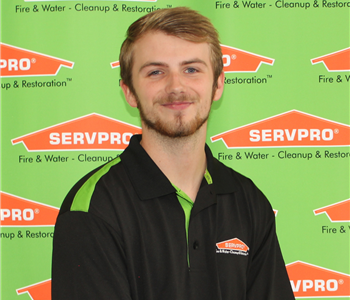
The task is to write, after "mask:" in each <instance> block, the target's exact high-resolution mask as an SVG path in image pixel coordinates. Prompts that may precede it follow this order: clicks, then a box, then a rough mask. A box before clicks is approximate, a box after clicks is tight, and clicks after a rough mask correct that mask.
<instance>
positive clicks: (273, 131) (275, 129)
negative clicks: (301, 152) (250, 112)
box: [210, 110, 350, 149]
mask: <svg viewBox="0 0 350 300" xmlns="http://www.w3.org/2000/svg"><path fill="white" fill-rule="evenodd" d="M210 139H211V141H212V142H216V141H218V140H222V141H223V142H224V144H225V145H226V147H227V148H229V149H231V148H255V147H326V146H328V147H329V146H349V145H350V126H349V125H346V124H341V123H338V122H334V121H331V120H327V119H323V118H320V117H317V116H314V115H311V114H308V113H304V112H301V111H298V110H291V111H288V112H285V113H282V114H279V115H276V116H273V117H270V118H267V119H263V120H261V121H257V122H254V123H251V124H248V125H244V126H242V127H238V128H235V129H232V130H229V131H226V132H223V133H220V134H218V135H215V136H212V137H211V138H210Z"/></svg>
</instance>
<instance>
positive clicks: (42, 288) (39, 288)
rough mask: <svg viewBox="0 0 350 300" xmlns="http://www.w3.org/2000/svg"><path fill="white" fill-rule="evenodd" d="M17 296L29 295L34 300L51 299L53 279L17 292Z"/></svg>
mask: <svg viewBox="0 0 350 300" xmlns="http://www.w3.org/2000/svg"><path fill="white" fill-rule="evenodd" d="M16 292H17V295H21V294H24V293H28V294H29V297H30V298H31V299H32V300H50V299H51V279H48V280H45V281H41V282H38V283H35V284H32V285H29V286H26V287H22V288H19V289H17V290H16Z"/></svg>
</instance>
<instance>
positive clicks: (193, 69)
mask: <svg viewBox="0 0 350 300" xmlns="http://www.w3.org/2000/svg"><path fill="white" fill-rule="evenodd" d="M185 72H186V73H196V72H197V69H195V68H187V69H186V71H185Z"/></svg>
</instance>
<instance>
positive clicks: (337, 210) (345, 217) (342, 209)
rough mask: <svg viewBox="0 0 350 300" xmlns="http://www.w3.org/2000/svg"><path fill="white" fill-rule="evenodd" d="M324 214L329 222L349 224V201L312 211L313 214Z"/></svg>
mask: <svg viewBox="0 0 350 300" xmlns="http://www.w3.org/2000/svg"><path fill="white" fill-rule="evenodd" d="M323 213H325V214H326V215H327V216H328V218H329V219H330V221H331V222H350V199H347V200H344V201H340V202H337V203H334V204H331V205H328V206H324V207H321V208H318V209H315V210H314V214H315V215H316V216H317V215H319V214H323Z"/></svg>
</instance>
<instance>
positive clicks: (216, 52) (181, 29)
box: [119, 7, 223, 95]
mask: <svg viewBox="0 0 350 300" xmlns="http://www.w3.org/2000/svg"><path fill="white" fill-rule="evenodd" d="M149 31H161V32H164V33H165V34H168V35H172V36H176V37H178V38H181V39H183V40H187V41H190V42H194V43H208V44H209V46H210V50H211V57H210V61H211V64H212V68H213V72H214V82H213V89H214V90H215V89H216V88H217V80H218V78H219V76H220V74H221V72H222V69H223V61H222V52H221V47H220V42H219V35H218V33H217V31H216V29H215V28H214V26H213V24H212V23H211V22H210V20H209V19H208V18H207V17H204V16H202V15H201V14H199V13H198V12H197V11H194V10H192V9H189V8H187V7H175V8H165V9H159V10H156V11H153V12H151V13H149V14H147V15H145V16H143V17H141V18H140V19H138V20H137V21H135V22H134V23H133V24H131V25H130V27H129V29H128V31H127V34H126V39H125V41H124V42H123V45H122V47H121V50H120V55H119V62H120V75H121V78H122V80H123V81H124V83H125V84H126V85H127V86H128V87H129V89H130V91H131V92H132V93H133V94H134V95H135V89H134V87H133V83H132V67H133V44H134V43H135V42H136V41H137V40H138V39H140V38H141V37H142V36H143V35H144V34H145V33H147V32H149ZM213 92H214V91H213Z"/></svg>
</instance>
